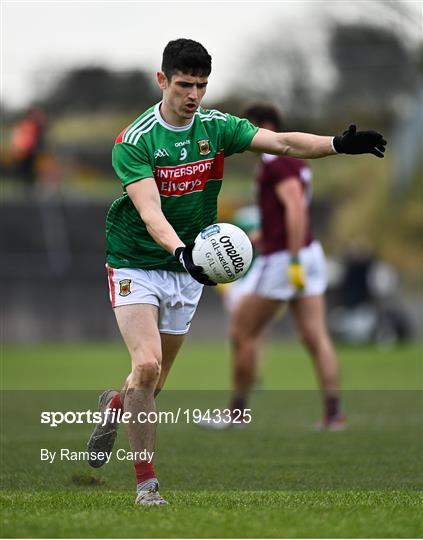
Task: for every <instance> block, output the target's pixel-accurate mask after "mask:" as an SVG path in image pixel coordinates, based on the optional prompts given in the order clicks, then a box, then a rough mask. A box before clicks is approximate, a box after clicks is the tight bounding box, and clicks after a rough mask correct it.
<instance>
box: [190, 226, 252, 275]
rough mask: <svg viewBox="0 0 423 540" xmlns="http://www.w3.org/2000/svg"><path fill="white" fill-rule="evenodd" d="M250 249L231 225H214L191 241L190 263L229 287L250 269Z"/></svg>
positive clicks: (236, 229) (250, 246)
mask: <svg viewBox="0 0 423 540" xmlns="http://www.w3.org/2000/svg"><path fill="white" fill-rule="evenodd" d="M252 258H253V246H252V245H251V242H250V239H249V238H248V236H247V235H246V234H245V232H244V231H243V230H242V229H240V228H239V227H236V226H235V225H231V224H230V223H215V224H214V225H210V226H209V227H206V228H205V229H203V230H202V231H201V232H200V234H199V235H198V236H197V238H196V239H195V241H194V247H193V250H192V260H193V262H194V264H196V265H198V266H202V267H203V270H204V273H205V274H206V275H207V277H209V278H210V279H211V280H212V281H214V282H215V283H231V282H232V281H236V280H237V279H239V278H240V277H242V276H243V275H244V274H245V273H246V272H247V270H248V268H249V267H250V264H251V261H252Z"/></svg>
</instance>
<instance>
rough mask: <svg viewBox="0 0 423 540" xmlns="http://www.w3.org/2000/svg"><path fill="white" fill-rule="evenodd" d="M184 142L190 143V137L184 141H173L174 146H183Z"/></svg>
mask: <svg viewBox="0 0 423 540" xmlns="http://www.w3.org/2000/svg"><path fill="white" fill-rule="evenodd" d="M186 144H191V141H190V139H187V140H186V141H179V142H176V143H175V147H176V148H179V147H181V146H185V145H186Z"/></svg>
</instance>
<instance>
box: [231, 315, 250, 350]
mask: <svg viewBox="0 0 423 540" xmlns="http://www.w3.org/2000/svg"><path fill="white" fill-rule="evenodd" d="M229 336H230V339H231V342H232V344H233V345H234V347H239V346H241V345H242V344H243V343H244V342H245V340H246V339H247V338H248V336H247V335H246V332H245V329H244V328H243V326H242V325H241V324H238V323H237V322H236V321H234V322H233V323H232V324H231V326H230V328H229Z"/></svg>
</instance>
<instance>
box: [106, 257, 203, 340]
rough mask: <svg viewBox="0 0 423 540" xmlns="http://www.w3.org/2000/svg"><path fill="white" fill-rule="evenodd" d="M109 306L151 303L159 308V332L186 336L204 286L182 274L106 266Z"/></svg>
mask: <svg viewBox="0 0 423 540" xmlns="http://www.w3.org/2000/svg"><path fill="white" fill-rule="evenodd" d="M106 268H107V273H108V277H109V296H110V302H111V303H112V307H113V308H115V307H118V306H127V305H129V304H151V305H153V306H157V307H158V308H159V321H158V325H159V332H162V333H163V334H186V333H187V332H188V330H189V328H190V326H191V321H192V318H193V317H194V313H195V310H196V309H197V305H198V302H199V301H200V298H201V293H202V292H203V285H201V283H198V282H197V281H195V279H193V278H192V277H191V276H190V275H189V274H186V273H185V272H170V271H168V270H142V269H141V268H111V267H110V266H107V265H106Z"/></svg>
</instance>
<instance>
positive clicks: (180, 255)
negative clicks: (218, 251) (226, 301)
mask: <svg viewBox="0 0 423 540" xmlns="http://www.w3.org/2000/svg"><path fill="white" fill-rule="evenodd" d="M193 247H194V244H190V245H189V246H185V247H182V246H181V247H178V248H176V249H175V257H176V259H177V260H178V261H179V262H180V263H181V264H182V266H183V267H184V268H185V270H186V271H187V272H188V274H190V275H191V276H192V277H193V278H194V279H195V280H196V281H198V282H199V283H201V284H203V285H210V286H215V285H216V283H215V282H214V281H212V280H211V279H209V278H208V277H207V276H206V274H205V273H204V270H203V267H202V266H197V265H196V264H194V261H193V260H192V248H193Z"/></svg>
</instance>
